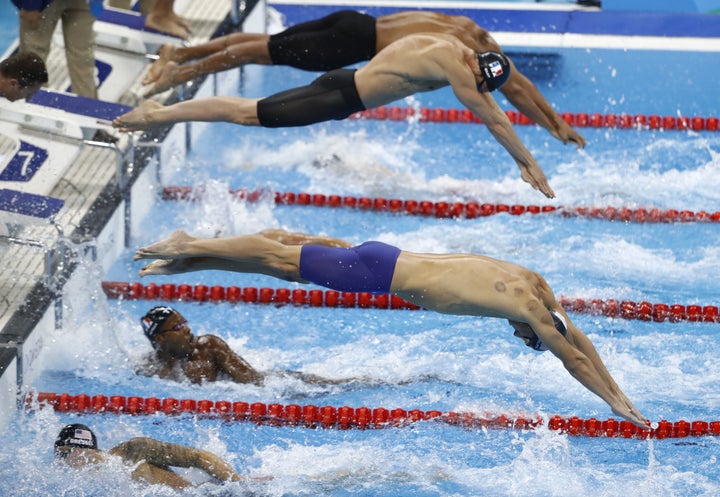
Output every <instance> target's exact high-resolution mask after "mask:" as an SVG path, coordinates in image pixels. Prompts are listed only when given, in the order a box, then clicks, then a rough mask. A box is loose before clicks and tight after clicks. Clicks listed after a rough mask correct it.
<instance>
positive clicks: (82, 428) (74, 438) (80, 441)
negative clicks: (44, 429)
mask: <svg viewBox="0 0 720 497" xmlns="http://www.w3.org/2000/svg"><path fill="white" fill-rule="evenodd" d="M60 447H78V448H81V449H97V438H96V437H95V434H94V433H93V432H92V430H91V429H90V428H88V427H87V426H86V425H84V424H82V423H73V424H70V425H67V426H65V427H64V428H63V429H62V430H60V434H59V435H58V437H57V439H55V455H62V453H61V452H60V451H58V450H57V449H59V448H60Z"/></svg>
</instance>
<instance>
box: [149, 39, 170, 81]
mask: <svg viewBox="0 0 720 497" xmlns="http://www.w3.org/2000/svg"><path fill="white" fill-rule="evenodd" d="M157 55H158V58H157V60H156V61H155V62H153V63H152V64H150V68H149V69H148V71H147V73H145V77H144V78H143V80H142V84H144V85H149V84H150V83H153V82H155V81H156V80H157V79H158V78H159V77H160V74H161V73H162V70H163V68H164V67H165V64H167V63H168V62H170V61H173V62H177V61H176V60H175V58H174V56H175V47H174V46H173V45H170V44H165V45H163V46H161V47H160V50H158V53H157Z"/></svg>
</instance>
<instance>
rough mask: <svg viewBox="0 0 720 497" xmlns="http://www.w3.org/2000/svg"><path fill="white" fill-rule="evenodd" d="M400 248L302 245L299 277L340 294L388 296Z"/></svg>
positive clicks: (384, 245)
mask: <svg viewBox="0 0 720 497" xmlns="http://www.w3.org/2000/svg"><path fill="white" fill-rule="evenodd" d="M399 255H400V249H399V248H397V247H393V246H392V245H388V244H386V243H382V242H374V241H371V242H365V243H363V244H361V245H358V246H356V247H350V248H335V247H327V246H325V245H305V246H303V247H302V250H301V251H300V277H301V278H303V279H304V280H307V281H310V282H312V283H315V284H317V285H321V286H324V287H328V288H332V289H334V290H338V291H341V292H371V293H389V292H390V284H391V283H392V279H393V275H394V274H395V263H396V262H397V258H398V256H399Z"/></svg>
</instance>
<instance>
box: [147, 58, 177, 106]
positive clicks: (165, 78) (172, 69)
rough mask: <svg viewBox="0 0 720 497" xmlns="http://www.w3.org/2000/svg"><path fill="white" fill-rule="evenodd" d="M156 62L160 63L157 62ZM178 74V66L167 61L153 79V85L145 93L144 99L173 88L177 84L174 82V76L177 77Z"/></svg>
mask: <svg viewBox="0 0 720 497" xmlns="http://www.w3.org/2000/svg"><path fill="white" fill-rule="evenodd" d="M157 62H160V61H159V60H158V61H157ZM178 72H180V66H179V65H177V64H176V63H175V62H172V61H168V62H167V63H166V64H165V65H164V67H163V68H162V70H161V71H160V74H159V75H158V76H157V77H156V78H155V84H154V85H152V87H150V89H149V90H148V91H146V92H145V94H144V97H145V98H147V97H151V96H153V95H156V94H158V93H162V92H164V91H165V90H169V89H170V88H172V87H173V86H175V85H176V84H177V83H176V82H175V76H177V74H178Z"/></svg>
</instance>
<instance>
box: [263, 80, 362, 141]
mask: <svg viewBox="0 0 720 497" xmlns="http://www.w3.org/2000/svg"><path fill="white" fill-rule="evenodd" d="M363 110H365V106H364V105H363V103H362V100H360V95H358V91H357V88H356V87H355V69H336V70H334V71H330V72H327V73H325V74H323V75H322V76H320V77H319V78H317V79H316V80H315V81H313V82H312V83H310V84H309V85H307V86H301V87H299V88H293V89H291V90H286V91H282V92H280V93H276V94H275V95H272V96H270V97H267V98H263V99H262V100H260V101H258V103H257V117H258V120H259V121H260V125H261V126H264V127H266V128H286V127H290V126H307V125H308V124H314V123H319V122H323V121H328V120H330V119H336V120H340V119H345V118H346V117H348V116H350V115H351V114H354V113H355V112H360V111H363Z"/></svg>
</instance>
